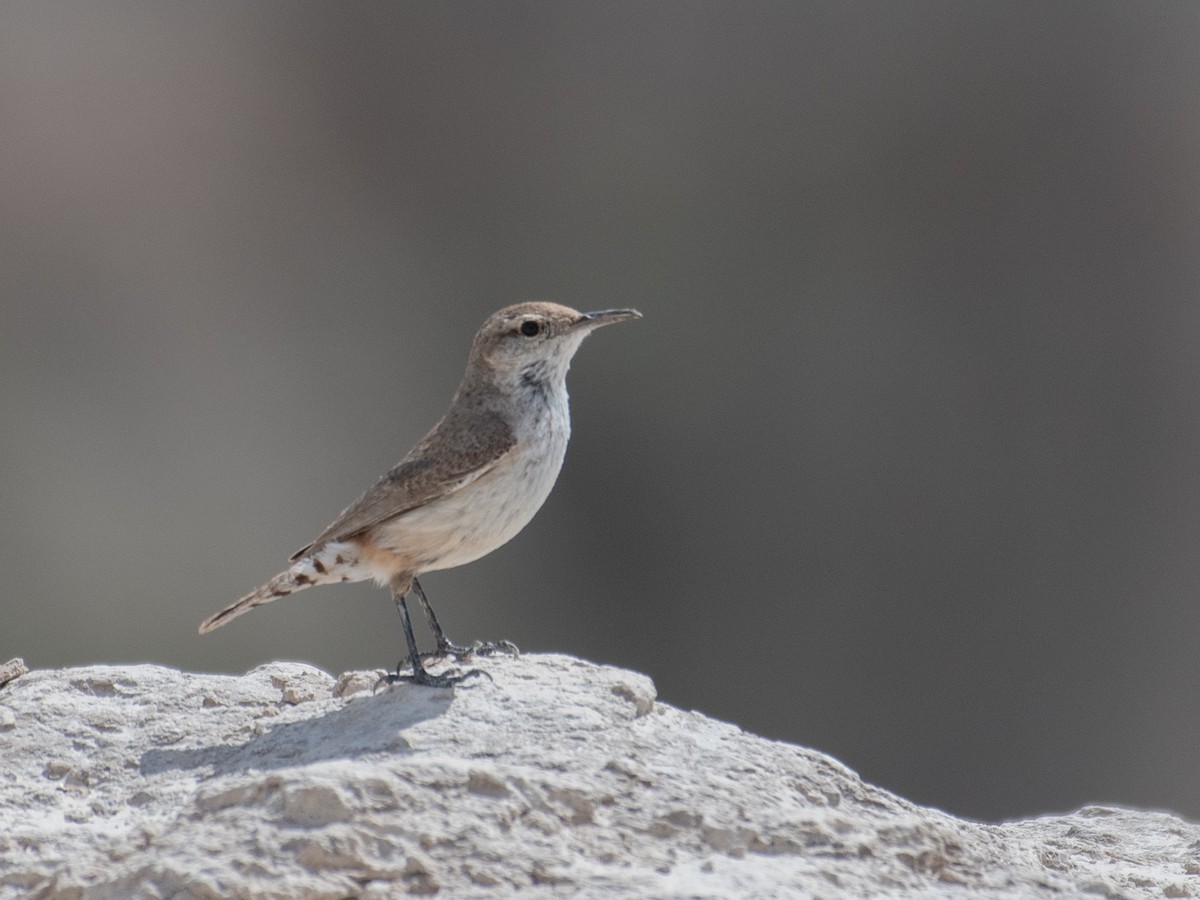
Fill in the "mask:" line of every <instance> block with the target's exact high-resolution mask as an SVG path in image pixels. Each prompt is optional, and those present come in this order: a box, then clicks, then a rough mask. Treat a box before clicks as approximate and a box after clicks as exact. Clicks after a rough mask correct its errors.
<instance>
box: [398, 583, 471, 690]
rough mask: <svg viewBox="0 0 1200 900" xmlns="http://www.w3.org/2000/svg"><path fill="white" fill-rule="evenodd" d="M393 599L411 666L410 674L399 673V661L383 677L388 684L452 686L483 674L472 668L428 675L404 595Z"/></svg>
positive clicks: (400, 665) (401, 664)
mask: <svg viewBox="0 0 1200 900" xmlns="http://www.w3.org/2000/svg"><path fill="white" fill-rule="evenodd" d="M393 599H394V600H395V601H396V609H398V610H399V611H400V621H401V622H402V623H403V625H404V640H405V643H407V644H408V662H409V664H410V665H411V666H412V674H411V675H401V674H400V668H401V667H402V666H403V665H404V663H403V662H401V663H400V664H399V665H397V666H396V671H395V672H394V673H392V674H389V675H388V676H387V678H386V679H385V680H386V681H387V683H388V684H395V683H396V682H397V681H411V682H412V683H413V684H423V685H425V686H427V687H452V686H453V685H456V684H458V683H459V682H460V681H462V680H464V679H466V678H470V677H471V676H472V675H482V674H484V673H483V672H480V671H479V670H478V669H472V670H471V671H469V672H464V673H463V674H462V675H430V674H429V673H428V672H426V671H425V666H423V665H422V664H421V654H420V653H419V652H418V651H417V639H416V637H415V636H414V635H413V629H412V620H411V619H410V618H409V616H408V604H406V603H405V602H404V595H403V594H395V595H393Z"/></svg>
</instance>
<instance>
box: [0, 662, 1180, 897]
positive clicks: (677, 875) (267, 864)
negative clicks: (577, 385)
mask: <svg viewBox="0 0 1200 900" xmlns="http://www.w3.org/2000/svg"><path fill="white" fill-rule="evenodd" d="M480 665H481V666H482V667H484V668H486V670H487V671H488V673H489V674H490V675H491V676H492V679H493V680H488V679H486V678H479V679H473V680H471V681H468V682H467V683H466V684H464V685H461V686H459V687H457V688H456V689H454V690H433V689H428V688H418V687H414V686H412V685H398V686H396V687H393V688H390V689H383V690H380V691H379V692H378V693H374V694H373V693H371V691H370V689H369V688H370V686H371V684H373V682H374V681H375V676H373V675H367V674H364V673H352V674H349V675H344V676H342V677H341V678H340V679H338V680H337V681H336V682H335V680H334V679H333V678H332V677H331V676H329V675H327V674H326V673H324V672H320V671H318V670H316V669H313V668H311V667H309V666H304V665H299V664H295V663H273V664H271V665H267V666H262V667H260V668H258V669H255V670H254V671H252V672H250V673H248V674H246V675H244V676H241V677H231V676H220V675H195V674H185V673H182V672H178V671H174V670H171V669H165V668H160V667H155V666H94V667H90V668H79V669H63V670H56V671H34V672H31V673H29V674H27V675H23V676H20V677H18V678H16V679H15V680H14V681H12V682H10V683H9V684H8V685H7V686H5V687H3V688H2V689H0V722H5V723H9V722H11V723H12V724H11V725H8V726H7V727H4V728H3V729H0V897H4V898H8V897H26V896H30V895H36V896H38V897H44V898H55V897H59V898H63V897H72V898H75V897H84V898H92V897H95V898H109V897H112V898H118V897H120V898H124V897H145V896H148V897H168V896H170V897H213V898H215V897H306V898H310V897H311V898H320V897H329V898H333V897H378V898H383V897H393V896H397V895H405V894H418V895H419V894H434V893H441V895H442V896H450V897H455V898H458V897H497V896H506V895H510V894H514V893H516V892H517V891H520V890H522V889H526V888H532V887H535V886H536V887H538V888H539V890H540V893H539V896H570V897H595V898H600V897H612V896H636V897H663V898H672V897H681V898H682V897H688V898H704V897H714V898H716V897H720V898H728V897H738V898H742V897H745V898H755V897H762V898H768V897H770V898H776V897H793V896H805V897H807V896H814V897H862V896H901V895H903V896H921V897H931V898H932V897H961V896H964V895H967V894H969V895H970V896H973V897H1038V896H1046V897H1049V896H1078V895H1081V894H1086V895H1098V896H1108V897H1189V896H1197V895H1200V827H1198V826H1196V825H1193V824H1191V823H1188V822H1184V821H1182V820H1180V819H1178V818H1175V817H1173V816H1170V815H1167V814H1164V813H1151V812H1135V811H1130V810H1119V809H1102V808H1089V809H1084V810H1081V811H1080V812H1077V813H1075V814H1073V815H1068V816H1056V817H1046V818H1040V819H1033V820H1030V821H1025V822H1015V823H1011V824H1005V825H982V824H977V823H972V822H966V821H963V820H961V819H957V818H954V817H953V816H949V815H946V814H945V813H942V812H939V811H937V810H933V809H927V808H923V807H918V806H915V805H913V804H911V803H908V802H906V801H904V800H902V799H900V798H899V797H896V796H894V795H893V794H890V793H888V792H887V791H884V790H881V789H879V788H876V787H872V786H871V785H868V784H864V783H863V782H862V781H861V780H860V779H859V778H858V776H856V775H855V774H854V773H853V772H851V771H850V770H848V769H846V768H845V767H844V766H842V765H841V764H840V763H838V762H836V761H835V760H833V759H830V758H829V757H827V756H824V755H822V754H820V753H817V752H815V751H812V750H806V749H804V748H802V747H795V746H790V745H788V744H783V743H778V742H774V741H768V740H764V739H763V738H759V737H755V736H753V735H749V734H746V733H744V732H742V731H740V730H739V729H738V728H736V727H734V726H732V725H728V724H725V723H722V722H716V721H713V720H712V719H708V718H706V717H704V716H702V715H699V714H697V713H691V712H683V711H681V710H678V709H674V708H672V707H670V706H668V705H666V704H663V703H655V702H654V685H653V684H652V683H651V682H650V680H649V679H648V678H646V677H645V676H643V675H638V674H635V673H633V672H627V671H623V670H621V669H615V668H611V667H604V666H596V665H592V664H590V663H585V662H581V661H579V660H576V659H571V658H568V657H563V656H525V657H522V658H520V659H515V660H514V659H508V658H500V659H489V660H486V661H483V662H482V663H480Z"/></svg>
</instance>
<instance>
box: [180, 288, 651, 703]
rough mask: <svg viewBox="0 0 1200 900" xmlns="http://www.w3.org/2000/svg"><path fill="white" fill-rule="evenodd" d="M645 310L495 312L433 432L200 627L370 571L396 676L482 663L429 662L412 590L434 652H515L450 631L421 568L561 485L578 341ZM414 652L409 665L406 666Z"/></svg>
mask: <svg viewBox="0 0 1200 900" xmlns="http://www.w3.org/2000/svg"><path fill="white" fill-rule="evenodd" d="M641 317H642V314H641V313H640V312H638V311H637V310H635V309H605V310H599V311H596V312H588V313H581V312H578V311H576V310H574V309H571V308H569V307H566V306H561V305H559V304H556V303H546V302H528V303H518V304H516V305H514V306H508V307H505V308H504V309H501V310H500V311H499V312H496V313H494V314H492V315H491V316H490V317H489V318H488V319H487V321H485V322H484V323H483V326H482V327H481V328H480V329H479V331H478V333H477V334H476V335H475V339H474V341H473V342H472V344H471V350H470V354H469V356H468V358H467V368H466V372H465V373H464V374H463V377H462V381H461V382H460V383H459V385H458V389H457V391H456V392H455V394H454V397H453V400H452V401H451V403H450V408H449V410H448V411H447V412H446V414H445V415H444V416H442V418H441V419H440V420H439V421H438V422H437V424H435V425H434V426H433V428H432V429H430V431H429V433H428V434H426V435H425V437H424V438H422V439H421V440H420V441H419V442H418V443H417V444H416V446H414V447H413V448H412V450H410V451H409V452H408V454H407V455H406V456H405V457H404V458H403V459H401V460H400V462H399V463H397V464H396V465H395V466H393V467H392V468H391V469H389V470H388V471H387V472H386V473H384V474H383V475H382V476H381V477H380V478H379V479H378V481H376V482H375V484H374V485H373V486H371V487H370V488H369V489H368V490H367V491H366V492H365V493H364V494H363V495H362V496H361V497H359V498H358V499H357V500H355V501H354V502H353V503H352V504H350V506H348V507H346V509H345V510H343V511H342V513H341V515H339V516H338V517H337V518H336V519H335V520H334V521H333V522H332V523H330V525H329V526H328V527H327V528H326V529H325V530H324V531H322V532H321V533H320V534H319V535H318V536H317V537H316V539H314V540H313V541H311V542H310V543H308V544H306V545H305V546H304V547H302V548H301V549H300V550H298V551H296V552H295V553H293V554H292V556H291V558H290V560H289V562H290V563H291V564H290V565H289V566H288V568H287V569H285V570H284V571H282V572H280V573H279V574H278V575H276V576H275V577H274V578H272V579H270V580H269V581H267V582H266V583H265V584H263V585H261V586H260V587H258V588H256V589H255V590H253V591H251V592H250V593H248V594H246V595H245V596H244V597H242V598H241V599H239V600H238V601H237V602H236V603H233V604H231V605H229V606H228V607H226V608H225V609H223V610H221V611H220V612H218V613H216V614H214V615H212V616H210V617H209V618H207V619H205V620H204V621H203V622H202V623H201V625H200V633H201V634H208V633H210V632H212V631H215V630H216V629H218V628H220V627H222V626H223V625H226V624H228V623H229V622H231V621H232V620H233V619H235V618H237V617H238V616H241V615H243V614H244V613H247V612H249V611H250V610H252V609H254V608H256V607H259V606H262V605H264V604H266V603H270V602H272V601H274V600H278V599H280V598H281V597H287V596H290V595H291V594H294V593H296V592H297V591H302V590H305V589H307V588H310V587H314V586H316V585H325V584H337V583H344V582H356V581H366V580H374V581H375V582H376V584H378V585H379V586H380V587H387V588H388V589H389V590H390V591H391V595H392V598H393V600H394V602H395V604H396V608H397V610H398V611H399V613H400V620H401V624H402V627H403V630H404V638H405V642H406V649H407V652H408V656H407V657H406V658H405V659H401V661H400V663H399V664H398V665H397V666H396V671H395V673H393V674H390V675H388V676H387V680H388V681H389V682H395V681H400V680H403V681H411V682H414V683H416V684H420V685H427V686H431V687H447V686H450V685H453V684H456V683H458V682H459V681H461V680H462V679H463V678H465V677H467V676H468V675H471V674H476V673H477V670H472V671H471V672H468V673H466V675H459V676H449V675H433V674H431V673H429V672H428V671H427V670H426V669H425V667H424V664H423V662H422V657H421V654H420V653H419V652H418V651H417V643H416V638H415V637H414V635H413V629H412V621H411V619H410V617H409V612H408V605H407V602H406V598H407V596H408V595H409V594H410V593H412V594H415V596H416V598H417V600H418V602H419V603H420V605H421V609H422V611H423V612H424V614H425V618H426V620H427V621H428V623H429V626H430V629H431V630H432V632H433V636H434V639H435V640H436V642H437V651H436V652H435V653H433V654H430V655H431V656H433V657H443V656H447V655H451V654H452V655H454V656H455V657H456V658H457V659H460V660H461V659H465V658H467V657H469V656H471V655H473V654H475V653H492V652H498V651H507V652H514V653H515V652H516V647H515V646H514V645H512V644H511V643H509V642H508V641H499V642H494V643H486V644H485V643H480V642H476V643H475V644H474V645H472V646H471V647H460V646H458V645H455V644H454V643H453V642H451V641H450V640H449V639H448V638H447V637H446V635H445V632H444V631H443V629H442V627H441V625H440V624H439V623H438V620H437V617H436V615H434V612H433V607H432V606H430V604H429V600H428V598H427V597H426V596H425V591H424V590H423V589H422V587H421V583H420V581H419V580H418V576H420V575H422V574H424V573H426V572H433V571H437V570H441V569H449V568H453V567H455V566H461V565H464V564H466V563H469V562H473V561H475V560H477V559H479V558H480V557H482V556H485V555H486V554H488V553H491V552H492V551H493V550H495V549H497V548H498V547H500V546H502V545H503V544H505V543H507V542H508V541H509V540H511V539H512V538H513V537H514V536H515V535H516V534H517V533H518V532H519V531H520V530H521V529H522V528H524V527H525V526H526V525H527V524H528V523H529V521H530V520H531V519H532V518H533V516H534V514H536V513H537V511H538V510H539V509H540V508H541V506H542V504H543V503H544V502H545V500H546V498H547V496H549V494H550V491H551V489H552V488H553V487H554V483H555V481H556V480H557V478H558V474H559V471H560V469H561V468H562V463H563V458H564V456H565V454H566V449H567V442H568V440H569V439H570V436H571V422H570V408H569V402H568V396H567V384H566V378H567V370H568V369H569V368H570V365H571V360H572V358H573V357H574V355H575V352H576V351H577V350H578V349H579V346H580V344H582V343H583V340H584V338H585V337H587V336H588V335H589V334H591V333H592V332H593V331H595V330H597V329H598V328H601V327H603V326H605V325H611V324H613V323H616V322H622V321H627V320H630V319H640V318H641ZM406 661H407V665H408V666H411V670H412V671H411V675H407V676H404V675H401V674H400V673H401V671H402V670H403V668H404V667H405V665H406Z"/></svg>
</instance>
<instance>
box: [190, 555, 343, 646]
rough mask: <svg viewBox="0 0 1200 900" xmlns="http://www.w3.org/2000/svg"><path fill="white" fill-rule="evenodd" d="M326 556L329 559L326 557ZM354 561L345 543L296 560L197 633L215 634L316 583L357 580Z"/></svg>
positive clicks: (211, 620) (218, 614)
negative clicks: (227, 625) (254, 612)
mask: <svg viewBox="0 0 1200 900" xmlns="http://www.w3.org/2000/svg"><path fill="white" fill-rule="evenodd" d="M326 557H328V558H326ZM356 563H357V560H356V559H354V558H352V557H351V555H350V552H349V548H348V547H346V545H344V544H339V545H338V546H337V547H334V545H332V544H327V545H325V546H324V547H322V548H320V549H319V550H317V551H316V552H315V553H312V554H310V555H308V556H305V557H302V558H301V559H299V560H297V561H296V562H295V563H294V564H293V565H292V566H291V568H289V569H288V570H287V571H285V572H280V573H279V574H278V575H276V576H275V577H274V578H272V579H271V580H270V581H268V582H267V583H266V584H264V585H262V586H261V587H257V588H255V589H254V590H252V591H251V592H250V593H248V594H247V595H246V596H245V597H242V599H240V600H238V601H237V602H236V603H233V604H231V605H229V606H227V607H225V608H224V609H223V610H221V611H220V612H219V613H216V614H215V615H211V616H209V617H208V618H207V619H205V620H204V621H203V622H201V623H200V633H201V634H208V633H209V632H210V631H216V630H217V629H218V628H220V627H221V626H222V625H225V624H227V623H229V622H231V621H232V620H234V619H236V618H237V617H238V616H240V615H243V614H245V613H248V612H250V610H252V609H254V608H255V607H256V606H262V605H264V604H266V603H270V602H271V601H272V600H278V599H279V598H280V597H287V596H288V595H289V594H294V593H296V592H297V591H302V590H304V589H305V588H310V587H313V586H314V585H318V584H334V583H336V582H342V581H358V580H360V579H361V577H363V576H362V575H360V574H359V573H358V572H357V571H355V568H356Z"/></svg>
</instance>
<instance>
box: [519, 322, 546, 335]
mask: <svg viewBox="0 0 1200 900" xmlns="http://www.w3.org/2000/svg"><path fill="white" fill-rule="evenodd" d="M541 330H542V326H541V325H539V324H538V323H537V322H535V321H533V320H532V319H526V320H525V321H524V322H522V323H521V334H523V335H525V337H537V334H538V332H539V331H541Z"/></svg>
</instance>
